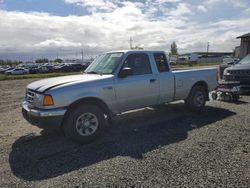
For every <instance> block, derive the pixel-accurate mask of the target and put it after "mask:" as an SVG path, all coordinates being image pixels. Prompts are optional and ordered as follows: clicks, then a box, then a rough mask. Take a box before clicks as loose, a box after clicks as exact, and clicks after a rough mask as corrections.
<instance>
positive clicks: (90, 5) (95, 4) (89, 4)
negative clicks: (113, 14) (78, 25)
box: [65, 0, 117, 12]
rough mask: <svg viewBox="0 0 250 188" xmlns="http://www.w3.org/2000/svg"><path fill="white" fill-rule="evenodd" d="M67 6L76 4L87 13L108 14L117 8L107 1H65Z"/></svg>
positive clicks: (114, 4)
mask: <svg viewBox="0 0 250 188" xmlns="http://www.w3.org/2000/svg"><path fill="white" fill-rule="evenodd" d="M65 2H66V3H68V4H76V5H79V6H82V7H86V8H87V10H88V11H89V12H97V11H105V12H110V11H112V10H114V9H115V8H117V4H116V3H117V2H116V3H115V1H114V2H112V1H109V0H65Z"/></svg>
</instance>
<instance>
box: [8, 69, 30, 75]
mask: <svg viewBox="0 0 250 188" xmlns="http://www.w3.org/2000/svg"><path fill="white" fill-rule="evenodd" d="M5 74H12V75H18V74H29V70H27V69H23V68H15V69H13V70H9V71H6V72H5Z"/></svg>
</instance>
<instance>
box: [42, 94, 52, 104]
mask: <svg viewBox="0 0 250 188" xmlns="http://www.w3.org/2000/svg"><path fill="white" fill-rule="evenodd" d="M53 104H54V102H53V98H52V96H50V95H45V96H44V99H43V105H44V106H51V105H53Z"/></svg>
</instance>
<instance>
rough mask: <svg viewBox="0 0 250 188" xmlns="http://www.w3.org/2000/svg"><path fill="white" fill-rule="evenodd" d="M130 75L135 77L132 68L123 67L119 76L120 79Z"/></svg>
mask: <svg viewBox="0 0 250 188" xmlns="http://www.w3.org/2000/svg"><path fill="white" fill-rule="evenodd" d="M129 75H133V70H132V69H131V68H130V67H123V68H122V69H121V71H120V73H119V75H118V77H119V78H125V77H127V76H129Z"/></svg>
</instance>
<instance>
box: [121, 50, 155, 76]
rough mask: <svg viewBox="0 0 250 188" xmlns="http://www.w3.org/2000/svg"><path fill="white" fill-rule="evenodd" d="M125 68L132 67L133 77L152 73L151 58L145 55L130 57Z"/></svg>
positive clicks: (138, 54)
mask: <svg viewBox="0 0 250 188" xmlns="http://www.w3.org/2000/svg"><path fill="white" fill-rule="evenodd" d="M123 67H130V68H131V69H132V70H133V75H143V74H151V73H152V70H151V65H150V61H149V57H148V55H147V54H144V53H137V54H131V55H128V57H127V58H126V60H125V62H124V64H123Z"/></svg>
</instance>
